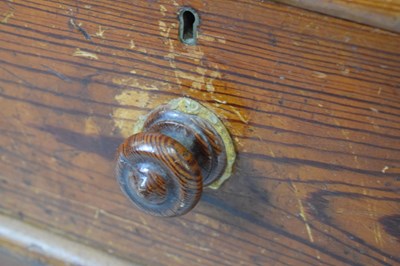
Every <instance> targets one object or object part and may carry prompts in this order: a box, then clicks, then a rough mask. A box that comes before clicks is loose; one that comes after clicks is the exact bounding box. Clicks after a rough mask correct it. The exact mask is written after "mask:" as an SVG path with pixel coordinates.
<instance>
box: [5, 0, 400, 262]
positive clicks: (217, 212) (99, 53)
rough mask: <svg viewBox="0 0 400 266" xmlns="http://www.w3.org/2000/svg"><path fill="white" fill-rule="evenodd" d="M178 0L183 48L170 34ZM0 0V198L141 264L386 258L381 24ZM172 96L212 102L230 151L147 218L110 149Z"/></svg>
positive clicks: (386, 98) (386, 100)
mask: <svg viewBox="0 0 400 266" xmlns="http://www.w3.org/2000/svg"><path fill="white" fill-rule="evenodd" d="M181 6H191V7H193V8H195V9H196V10H197V11H198V12H199V15H200V18H201V24H200V26H199V41H198V45H197V46H193V47H188V46H184V45H182V44H181V43H180V42H179V40H178V24H177V13H178V10H179V8H180V7H181ZM0 10H2V12H1V14H3V18H2V23H1V24H0V106H1V112H0V154H1V157H0V169H1V172H0V173H1V174H0V197H1V201H0V211H1V212H2V213H3V214H6V215H9V216H11V217H14V218H15V219H20V220H22V221H24V222H26V223H29V224H32V225H35V226H38V227H39V228H42V229H44V230H50V231H52V232H56V233H57V234H60V235H62V236H64V237H66V238H69V239H72V240H74V241H77V242H80V243H83V244H86V245H88V246H91V247H94V248H96V249H100V250H102V251H105V252H109V253H111V254H113V255H114V256H117V257H120V258H123V259H127V260H130V261H132V262H137V263H142V264H146V265H274V264H275V265H396V264H398V263H399V262H400V257H399V255H398V250H399V247H400V245H399V240H400V239H399V234H400V233H399V232H400V230H399V227H398V224H399V218H400V217H399V213H400V203H399V200H400V197H399V191H400V186H399V182H400V181H399V180H400V141H399V139H400V124H399V122H400V116H399V115H400V96H399V82H400V77H399V70H400V50H399V42H400V36H399V35H398V34H395V33H390V32H385V31H377V30H375V29H373V28H370V27H367V26H362V25H359V24H356V23H351V22H348V21H343V20H339V19H335V18H332V17H325V16H322V15H319V14H315V13H311V12H307V11H304V10H300V9H296V8H291V7H287V6H284V5H281V4H276V3H272V2H267V1H250V0H240V1H228V0H221V1H197V0H196V1H183V0H182V1H178V0H176V1H166V0H165V1H113V2H112V5H110V3H109V2H107V1H104V0H99V1H95V2H94V1H65V0H62V1H38V0H25V1H21V0H14V1H12V2H11V1H3V2H1V3H0ZM71 18H72V19H74V21H75V22H76V23H77V25H79V23H81V24H80V27H81V28H83V29H84V30H85V31H86V32H87V33H88V34H90V36H91V41H90V40H87V39H86V38H85V36H84V35H83V34H82V32H81V31H79V30H77V29H75V28H73V27H70V19H71ZM180 96H189V97H192V98H194V99H196V100H198V101H200V102H202V103H204V104H205V105H207V106H209V107H210V108H212V109H213V110H214V111H215V112H216V113H217V114H219V116H220V117H221V118H222V119H223V120H224V122H225V123H226V125H227V127H228V129H229V130H230V131H231V133H232V135H233V137H234V139H235V142H236V146H237V151H238V161H237V165H236V170H235V174H234V176H233V177H232V178H231V179H230V180H229V181H228V182H226V184H225V185H224V186H223V187H222V188H221V189H220V190H218V191H205V193H203V196H202V199H201V200H200V202H199V204H198V205H197V207H196V209H195V210H194V211H193V212H191V213H189V214H187V215H186V216H183V217H179V218H171V219H158V218H153V217H150V216H147V215H145V214H143V213H141V212H140V211H137V210H136V209H135V208H133V207H132V206H131V205H130V203H129V202H128V200H127V199H125V197H124V196H123V195H122V193H121V192H120V191H119V188H118V184H117V182H115V178H114V172H113V169H114V167H115V165H114V156H115V151H116V149H117V147H118V146H119V144H120V143H121V142H122V141H123V139H124V138H125V137H127V136H129V135H130V133H131V128H132V126H133V124H134V123H135V121H136V119H137V118H138V116H139V115H143V114H146V113H148V112H149V111H150V110H152V109H154V108H155V107H157V106H159V105H160V104H163V103H166V102H168V101H169V100H171V99H173V98H176V97H180Z"/></svg>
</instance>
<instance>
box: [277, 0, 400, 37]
mask: <svg viewBox="0 0 400 266" xmlns="http://www.w3.org/2000/svg"><path fill="white" fill-rule="evenodd" d="M275 1H277V2H281V3H285V4H289V5H294V6H297V7H301V8H306V9H309V10H313V11H317V12H321V13H324V14H328V15H331V16H335V17H339V18H343V19H348V20H351V21H355V22H359V23H363V24H367V25H370V26H373V27H378V28H383V29H387V30H390V31H395V32H400V0H319V1H314V0H275Z"/></svg>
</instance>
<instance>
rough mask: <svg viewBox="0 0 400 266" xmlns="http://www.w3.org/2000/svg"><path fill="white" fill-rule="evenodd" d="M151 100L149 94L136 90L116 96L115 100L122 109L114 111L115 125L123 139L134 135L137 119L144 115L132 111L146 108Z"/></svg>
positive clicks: (126, 91)
mask: <svg viewBox="0 0 400 266" xmlns="http://www.w3.org/2000/svg"><path fill="white" fill-rule="evenodd" d="M149 98H150V95H149V93H148V92H144V91H134V90H124V91H122V93H121V94H118V95H116V96H115V100H116V101H117V102H118V103H119V104H120V105H121V107H119V108H116V109H115V110H114V113H113V118H114V125H115V126H116V127H117V128H118V129H119V131H120V133H121V135H122V136H123V137H125V138H127V137H129V136H130V135H132V132H133V127H134V125H135V123H136V119H137V118H138V117H139V116H140V115H142V112H140V111H138V110H135V109H132V107H141V108H144V107H146V106H147V104H148V103H149Z"/></svg>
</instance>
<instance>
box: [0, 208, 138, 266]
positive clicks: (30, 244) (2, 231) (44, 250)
mask: <svg viewBox="0 0 400 266" xmlns="http://www.w3.org/2000/svg"><path fill="white" fill-rule="evenodd" d="M0 239H1V240H4V241H6V242H11V243H12V244H14V245H16V246H18V247H22V248H25V249H27V250H29V251H30V252H32V253H38V255H40V256H44V257H50V258H53V259H56V260H58V261H62V262H64V263H65V264H67V265H80V266H92V265H96V266H128V265H129V266H139V264H137V263H134V262H128V261H126V260H123V259H120V258H117V257H114V256H111V255H109V254H107V253H105V252H102V251H100V250H97V249H94V248H91V247H88V246H85V245H83V244H80V243H77V242H74V241H72V240H69V239H66V238H63V237H61V236H59V235H56V234H54V233H51V232H48V231H45V230H41V229H39V228H36V227H34V226H32V225H29V224H26V223H23V222H21V221H19V220H16V219H13V218H10V217H7V216H5V215H2V214H0Z"/></svg>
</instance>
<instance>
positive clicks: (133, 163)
mask: <svg viewBox="0 0 400 266" xmlns="http://www.w3.org/2000/svg"><path fill="white" fill-rule="evenodd" d="M226 167H227V153H226V149H225V144H224V141H223V139H222V137H221V135H220V134H219V133H218V131H217V130H216V129H215V128H214V126H213V125H212V123H210V122H209V121H207V119H203V118H201V117H200V116H197V115H195V114H189V113H185V112H182V111H180V110H177V109H174V108H171V106H170V105H165V106H161V107H159V108H157V109H156V110H154V111H153V112H151V113H150V114H149V115H148V116H147V117H146V118H145V120H144V122H143V124H142V125H141V132H139V133H136V134H134V135H132V136H130V137H129V138H127V139H126V140H125V141H124V142H123V143H122V144H121V145H120V147H119V149H118V161H117V167H116V175H117V179H118V182H119V185H120V187H121V190H122V191H123V192H124V194H125V195H126V196H127V197H128V198H129V199H130V200H131V201H132V203H133V204H134V205H136V206H137V207H138V208H139V209H141V210H143V211H144V212H146V213H149V214H152V215H155V216H179V215H182V214H185V213H187V212H188V211H190V210H191V209H192V208H193V207H194V206H195V205H196V204H197V202H198V201H199V199H200V196H201V193H202V190H203V187H204V186H207V185H210V184H211V183H213V182H214V181H216V180H217V179H218V178H220V177H221V176H222V175H223V174H224V173H225V171H226Z"/></svg>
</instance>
